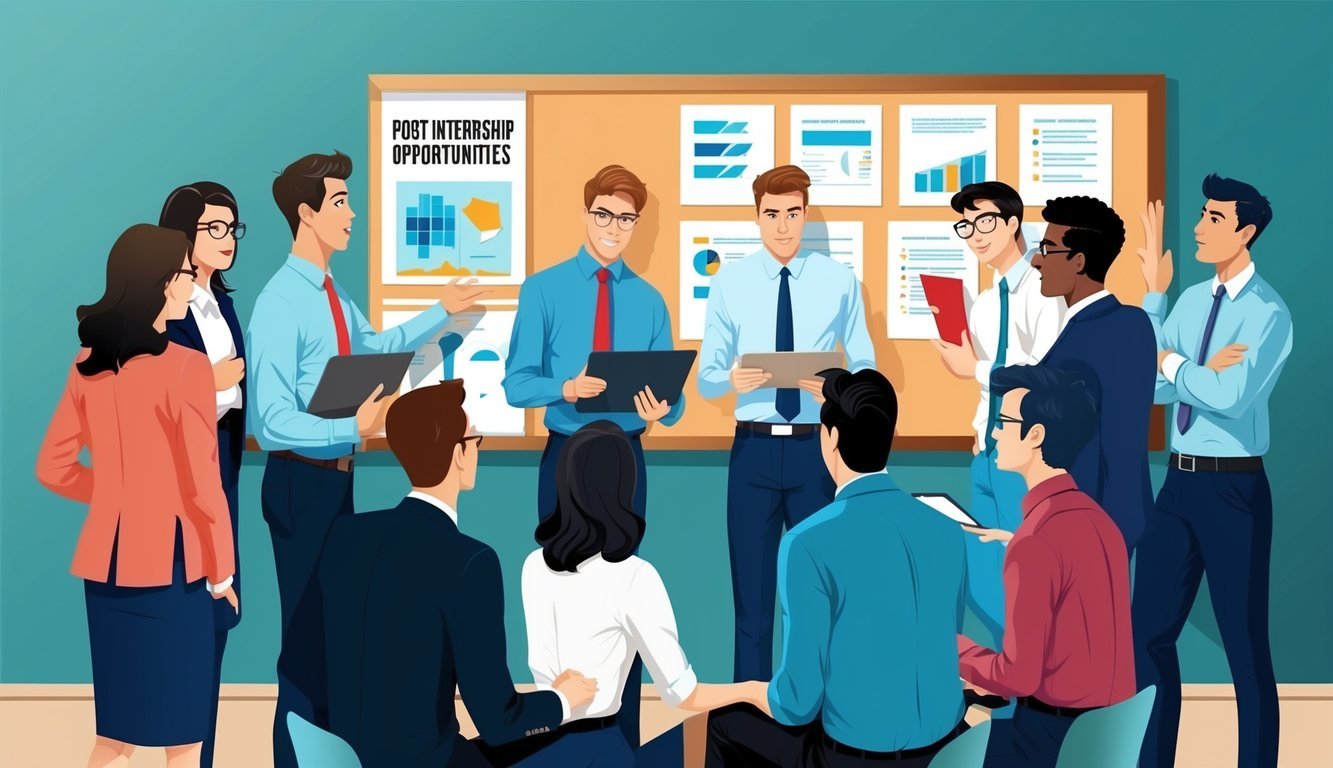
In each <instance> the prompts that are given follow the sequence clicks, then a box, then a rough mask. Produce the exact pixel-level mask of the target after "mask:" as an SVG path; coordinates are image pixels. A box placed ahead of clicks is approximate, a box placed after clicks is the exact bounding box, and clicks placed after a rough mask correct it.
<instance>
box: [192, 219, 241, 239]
mask: <svg viewBox="0 0 1333 768" xmlns="http://www.w3.org/2000/svg"><path fill="white" fill-rule="evenodd" d="M195 229H196V230H197V231H199V232H203V231H204V230H208V234H209V235H211V236H212V237H213V239H214V240H221V239H222V238H224V237H226V236H227V233H228V232H230V233H231V236H232V237H233V238H235V239H237V240H240V239H241V238H242V237H245V225H244V224H242V223H241V222H239V221H233V222H226V221H209V222H206V223H201V224H200V225H199V226H198V227H196V228H195Z"/></svg>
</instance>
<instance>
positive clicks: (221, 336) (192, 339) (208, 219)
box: [157, 181, 245, 768]
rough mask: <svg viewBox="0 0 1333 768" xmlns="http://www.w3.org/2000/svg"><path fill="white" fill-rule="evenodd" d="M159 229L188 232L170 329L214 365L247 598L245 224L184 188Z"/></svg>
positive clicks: (218, 680) (220, 612)
mask: <svg viewBox="0 0 1333 768" xmlns="http://www.w3.org/2000/svg"><path fill="white" fill-rule="evenodd" d="M157 223H158V225H159V226H162V227H166V228H167V229H174V230H176V231H178V232H181V233H183V234H184V235H185V237H186V238H188V239H189V241H190V244H191V246H192V248H193V260H194V265H195V269H197V270H198V272H199V274H198V275H197V276H196V277H195V278H194V287H193V289H192V293H191V295H190V308H189V311H187V312H186V313H185V316H184V317H182V318H180V319H179V320H172V321H170V322H168V323H167V337H168V338H169V339H171V341H173V342H175V343H177V344H180V345H181V346H183V347H188V348H190V349H193V350H196V351H198V352H202V353H204V354H205V355H207V356H208V360H209V362H210V363H211V364H212V366H213V386H214V388H215V389H216V390H217V394H216V397H217V425H218V465H219V467H220V468H221V470H222V489H223V492H225V493H226V495H227V508H228V509H229V511H230V512H231V535H232V544H233V547H234V548H235V551H236V574H235V575H234V576H233V577H232V584H231V586H232V589H234V590H236V595H237V596H238V597H239V596H240V594H241V554H240V552H241V550H240V536H241V533H240V519H239V517H238V514H239V511H240V509H239V508H240V504H239V501H238V499H237V487H238V486H239V484H240V480H241V456H242V455H243V454H244V452H245V404H244V392H245V331H244V329H243V328H242V327H241V322H240V320H239V319H237V317H236V308H235V307H234V306H233V304H232V298H231V287H230V286H228V285H227V281H226V280H224V279H223V277H222V275H223V273H224V272H226V271H227V270H228V269H231V267H232V265H233V264H235V263H236V249H237V242H238V241H239V240H240V239H241V238H242V237H245V224H244V223H243V222H242V221H241V220H240V209H239V207H238V206H237V205H236V197H235V196H234V195H232V193H231V190H229V189H227V188H226V187H224V186H222V185H221V184H218V183H216V182H212V181H196V182H195V183H193V184H187V185H185V186H183V187H177V188H176V189H174V190H172V191H171V194H169V195H167V200H166V202H165V203H163V204H162V215H161V216H160V217H159V218H158V222H157ZM213 609H214V611H213V613H214V617H213V618H214V619H215V620H216V622H217V627H216V630H217V632H216V637H215V639H214V648H213V688H212V690H211V691H210V693H209V697H208V698H209V727H208V738H206V739H204V747H203V751H202V754H201V755H200V758H199V765H200V766H201V768H212V765H213V745H214V743H215V738H216V735H217V734H216V731H217V717H218V689H219V687H220V686H221V684H222V654H223V653H224V652H225V651H226V648H227V633H228V630H230V629H231V628H232V627H234V626H236V625H237V624H238V623H240V620H241V617H240V614H239V613H238V612H236V611H234V610H232V609H231V606H229V605H227V604H225V603H220V602H219V603H214V604H213Z"/></svg>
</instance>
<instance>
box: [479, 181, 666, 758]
mask: <svg viewBox="0 0 1333 768" xmlns="http://www.w3.org/2000/svg"><path fill="white" fill-rule="evenodd" d="M647 203H648V188H647V187H646V186H645V185H644V183H643V182H642V181H640V180H639V177H638V176H635V175H634V174H633V173H631V172H630V171H629V170H627V169H626V168H624V167H622V166H619V165H608V166H606V167H605V168H603V169H601V170H600V171H598V172H597V173H596V175H594V176H593V177H592V178H591V179H589V180H588V182H587V183H586V184H584V186H583V212H582V218H583V225H584V231H585V233H586V240H585V241H584V243H583V245H582V246H581V247H580V248H579V250H578V253H576V254H574V256H573V257H571V258H569V259H566V260H565V261H562V262H560V263H559V264H556V265H554V266H552V267H548V268H546V269H543V270H541V271H540V272H537V273H536V274H534V275H532V276H531V277H529V278H528V279H527V280H525V281H524V282H523V288H522V289H521V290H520V292H519V297H518V315H517V317H516V318H515V319H514V334H513V336H512V338H511V339H510V342H509V359H508V360H507V361H505V377H504V382H503V385H504V390H505V398H506V399H507V400H508V401H509V404H510V405H511V406H513V407H515V408H545V409H546V418H545V424H546V428H547V430H549V432H550V435H549V436H548V437H547V439H546V449H545V450H544V451H543V452H542V460H541V468H540V470H539V475H538V483H537V518H538V520H545V519H546V518H547V517H550V516H551V515H552V514H553V513H554V512H555V506H556V487H557V480H556V466H557V460H558V459H559V458H560V449H561V448H563V447H564V445H565V443H566V441H568V440H569V436H570V435H572V434H574V433H575V432H578V431H579V429H580V428H581V427H583V426H584V425H586V424H588V423H590V422H593V421H598V420H602V419H608V420H610V421H613V422H615V423H616V424H618V425H619V426H620V428H621V429H623V430H625V433H626V434H627V435H629V438H630V443H631V444H632V445H633V447H634V458H635V462H636V464H637V466H638V482H637V483H636V484H635V487H634V500H633V504H634V511H635V512H637V513H638V514H639V516H640V517H644V516H645V513H646V511H647V498H648V476H647V471H646V466H645V463H644V458H643V442H642V437H643V433H644V431H645V430H646V429H647V427H648V425H649V424H651V423H653V422H658V421H660V422H662V423H663V424H665V425H667V426H671V425H672V424H675V423H676V422H677V421H678V420H679V419H680V417H681V414H682V413H683V412H684V410H685V400H684V398H683V397H677V398H676V401H675V402H674V403H668V402H666V401H665V400H659V399H658V398H657V396H656V395H655V394H654V392H653V389H652V387H651V386H647V387H644V388H643V390H642V391H640V392H638V393H637V394H636V395H635V396H634V400H633V410H628V411H621V412H616V411H606V410H599V411H597V412H591V411H587V410H580V408H579V402H580V401H588V400H592V399H594V398H597V397H599V396H601V395H603V394H604V393H606V392H607V387H608V382H607V381H606V380H604V379H601V378H598V377H596V376H592V375H589V372H588V358H589V355H590V354H591V353H594V352H612V351H615V352H627V351H634V352H643V351H666V350H670V349H671V348H672V337H671V314H670V312H668V310H667V305H666V302H665V301H664V300H663V299H662V294H660V293H658V291H657V289H656V288H654V287H653V286H652V285H651V284H650V283H649V282H648V281H647V280H644V279H643V278H642V277H640V276H639V275H637V274H635V273H634V272H633V271H631V270H630V268H629V267H628V266H626V265H625V261H624V259H623V258H622V256H623V254H624V252H625V249H626V248H627V247H628V246H629V243H630V239H631V238H632V237H633V236H634V229H635V225H637V224H638V222H639V219H640V218H641V217H642V214H643V208H644V206H645V205H646V204H647ZM683 378H684V376H683V375H682V379H683ZM642 670H643V664H642V662H641V661H639V660H638V659H637V658H636V659H635V662H634V666H632V667H631V668H630V672H629V678H628V679H629V680H630V683H629V684H628V685H626V686H625V696H624V698H623V699H622V703H621V708H620V726H621V729H622V730H623V731H624V733H625V738H626V740H627V741H628V742H629V744H630V746H631V747H637V746H638V744H639V681H640V678H641V676H642Z"/></svg>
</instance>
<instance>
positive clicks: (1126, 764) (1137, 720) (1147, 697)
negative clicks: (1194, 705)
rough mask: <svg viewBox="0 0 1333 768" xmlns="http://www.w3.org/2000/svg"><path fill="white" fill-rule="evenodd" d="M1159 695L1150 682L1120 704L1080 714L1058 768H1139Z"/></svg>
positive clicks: (1062, 747) (1072, 728)
mask: <svg viewBox="0 0 1333 768" xmlns="http://www.w3.org/2000/svg"><path fill="white" fill-rule="evenodd" d="M1156 698H1157V686H1155V685H1150V686H1148V687H1147V688H1144V689H1143V690H1141V691H1139V692H1138V693H1136V694H1134V696H1133V698H1130V699H1127V700H1125V701H1122V702H1120V703H1119V704H1114V705H1112V706H1109V707H1105V708H1103V709H1097V710H1093V711H1092V712H1086V713H1084V714H1082V715H1079V716H1078V718H1077V719H1076V720H1074V724H1073V725H1072V726H1070V727H1069V733H1068V734H1066V735H1065V740H1064V743H1063V744H1061V745H1060V759H1059V761H1058V762H1056V764H1055V768H1135V767H1136V766H1137V765H1138V764H1139V750H1141V749H1142V748H1143V734H1144V732H1145V731H1146V730H1147V729H1148V716H1149V715H1151V714H1152V705H1153V700H1154V699H1156Z"/></svg>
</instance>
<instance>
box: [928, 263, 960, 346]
mask: <svg viewBox="0 0 1333 768" xmlns="http://www.w3.org/2000/svg"><path fill="white" fill-rule="evenodd" d="M921 288H922V289H923V290H924V291H925V292H926V304H928V305H930V306H932V307H935V308H937V309H939V311H940V312H939V314H937V315H935V328H936V329H937V330H939V332H940V338H941V339H944V340H945V341H947V342H949V343H950V344H962V343H963V334H964V333H967V310H966V308H964V306H963V281H962V280H960V279H958V278H956V277H940V276H938V275H921Z"/></svg>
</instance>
